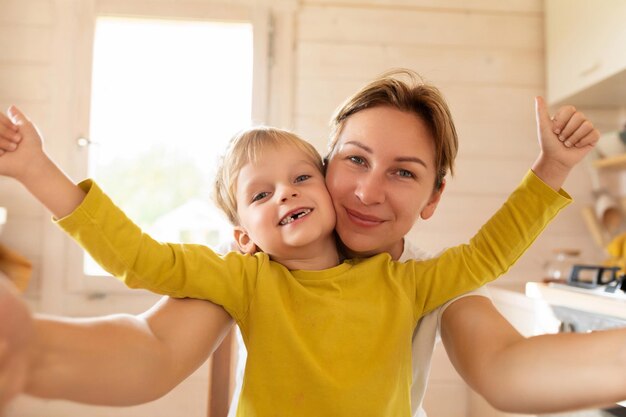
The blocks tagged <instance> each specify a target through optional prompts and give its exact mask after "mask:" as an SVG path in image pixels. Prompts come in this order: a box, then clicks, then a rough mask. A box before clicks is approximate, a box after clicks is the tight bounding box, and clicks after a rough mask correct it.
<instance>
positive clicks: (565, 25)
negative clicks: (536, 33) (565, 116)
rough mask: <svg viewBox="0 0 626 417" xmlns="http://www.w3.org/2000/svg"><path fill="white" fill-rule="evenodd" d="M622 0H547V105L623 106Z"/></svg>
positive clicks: (625, 24) (625, 12) (625, 39)
mask: <svg viewBox="0 0 626 417" xmlns="http://www.w3.org/2000/svg"><path fill="white" fill-rule="evenodd" d="M625 16H626V1H624V0H596V1H589V0H546V1H545V19H546V22H545V23H546V60H547V83H548V86H547V87H548V100H549V102H550V103H551V104H563V103H564V102H567V103H571V104H574V105H577V106H587V107H607V106H623V105H626V21H625V20H624V17H625Z"/></svg>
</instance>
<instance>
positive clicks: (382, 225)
mask: <svg viewBox="0 0 626 417" xmlns="http://www.w3.org/2000/svg"><path fill="white" fill-rule="evenodd" d="M435 172H436V169H435V146H434V144H433V139H432V136H431V134H430V131H429V129H428V128H427V126H426V124H425V123H424V122H423V121H422V120H421V118H419V117H418V116H417V115H415V114H413V113H408V112H404V111H401V110H398V109H395V108H392V107H386V106H380V107H373V108H369V109H366V110H362V111H359V112H358V113H355V114H353V115H352V116H350V117H349V118H348V119H347V120H346V122H345V124H344V127H343V130H342V131H341V134H340V135H339V139H338V142H337V146H336V148H335V151H334V152H333V154H332V155H331V156H330V160H329V162H328V169H327V173H326V185H327V186H328V190H329V191H330V194H331V197H332V199H333V204H334V206H335V210H336V211H337V226H336V231H337V233H338V234H339V237H340V239H341V241H342V242H343V244H344V245H345V246H346V248H347V249H348V250H349V252H350V255H353V256H354V255H359V256H369V255H373V254H377V253H381V252H389V253H390V254H391V255H392V257H394V258H395V259H397V258H398V257H399V256H400V255H401V253H402V250H403V247H404V246H403V238H404V235H406V234H407V233H408V231H409V230H410V229H411V227H412V226H413V224H414V223H415V222H416V221H417V219H418V218H419V217H420V216H421V217H422V218H423V219H427V218H429V217H430V216H432V215H433V213H434V211H435V208H436V207H437V203H438V202H439V198H440V196H441V192H442V191H443V186H442V187H441V189H440V190H438V191H437V192H435V191H434V184H435Z"/></svg>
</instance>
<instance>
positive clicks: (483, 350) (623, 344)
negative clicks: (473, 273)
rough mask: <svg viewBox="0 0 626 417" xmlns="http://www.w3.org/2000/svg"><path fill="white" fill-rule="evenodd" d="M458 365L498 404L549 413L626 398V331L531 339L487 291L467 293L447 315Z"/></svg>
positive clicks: (445, 334)
mask: <svg viewBox="0 0 626 417" xmlns="http://www.w3.org/2000/svg"><path fill="white" fill-rule="evenodd" d="M441 336H442V339H443V343H444V345H445V347H446V351H447V352H448V356H449V357H450V360H451V361H452V364H453V365H454V367H455V368H456V369H457V371H458V372H459V374H460V375H461V376H462V377H463V379H464V380H465V381H466V382H467V383H468V384H469V386H470V387H472V388H473V389H474V390H475V391H476V392H478V393H479V394H480V395H482V396H483V397H484V398H485V399H486V400H487V401H488V402H489V403H490V404H491V405H492V406H494V407H495V408H498V409H500V410H503V411H508V412H516V413H547V412H557V411H566V410H572V409H580V408H589V407H598V406H607V405H612V404H614V403H615V402H617V401H621V400H624V399H626V329H618V330H610V331H599V332H593V333H586V334H582V333H581V334H576V333H563V334H553V335H541V336H534V337H529V338H525V337H523V336H522V335H521V334H520V333H519V332H517V331H516V330H515V329H514V328H513V326H511V325H510V324H509V323H508V322H507V320H506V319H505V318H504V317H502V315H501V314H500V313H499V312H498V311H497V310H496V308H495V307H494V305H493V304H492V303H491V301H490V300H489V299H487V298H485V297H465V298H461V299H459V300H457V301H455V302H453V303H452V304H451V305H450V306H448V308H447V309H446V310H445V312H444V313H443V317H442V322H441Z"/></svg>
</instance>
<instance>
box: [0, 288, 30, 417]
mask: <svg viewBox="0 0 626 417" xmlns="http://www.w3.org/2000/svg"><path fill="white" fill-rule="evenodd" d="M32 340H33V319H32V316H31V315H30V312H29V310H28V307H27V306H26V304H25V303H24V302H22V300H20V298H19V296H18V295H17V290H16V289H15V287H13V285H12V284H11V283H10V282H9V281H8V280H6V279H5V278H0V414H2V408H3V407H4V406H5V405H6V404H7V403H8V402H9V401H11V399H12V398H13V397H15V396H16V395H17V394H18V393H19V392H21V391H22V390H23V389H24V385H25V384H26V380H27V376H28V371H29V358H30V356H29V347H30V346H31V345H32Z"/></svg>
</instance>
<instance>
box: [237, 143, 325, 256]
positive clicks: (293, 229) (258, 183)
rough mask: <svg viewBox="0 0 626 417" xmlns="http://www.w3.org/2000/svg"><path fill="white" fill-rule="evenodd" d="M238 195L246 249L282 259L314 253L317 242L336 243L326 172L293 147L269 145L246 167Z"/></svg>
mask: <svg viewBox="0 0 626 417" xmlns="http://www.w3.org/2000/svg"><path fill="white" fill-rule="evenodd" d="M235 196H236V199H237V214H238V216H239V223H240V225H239V226H238V227H237V228H236V229H240V231H241V232H237V231H236V232H235V234H236V239H237V241H238V243H239V244H240V247H241V248H242V249H243V250H244V251H245V252H248V253H250V252H255V251H256V250H262V251H263V252H266V253H267V254H269V255H270V256H271V257H272V258H273V259H275V260H277V261H280V260H281V259H292V258H294V257H298V256H301V255H300V254H303V255H306V256H311V251H312V250H315V249H316V247H317V246H318V245H319V246H320V247H321V245H328V244H329V242H334V240H333V234H332V232H333V229H334V227H335V211H334V209H333V205H332V201H331V199H330V194H329V193H328V190H327V189H326V184H325V182H324V176H323V174H322V173H321V172H320V171H319V169H318V167H317V166H316V165H315V164H314V163H313V162H312V161H311V160H310V156H308V155H307V154H306V153H304V151H302V150H300V149H298V148H297V147H296V146H294V145H284V146H281V147H279V148H277V149H266V150H265V151H264V152H263V155H262V157H260V158H259V160H258V161H257V162H256V163H248V164H246V165H244V166H243V168H242V169H241V171H240V173H239V177H238V179H237V188H236V194H235ZM238 233H239V235H238ZM242 235H243V236H242ZM241 237H243V240H242V239H241ZM246 243H253V245H252V246H251V247H249V248H246ZM330 244H333V243H330ZM255 246H256V247H255ZM326 248H327V246H326Z"/></svg>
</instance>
